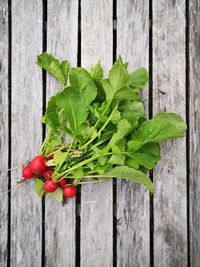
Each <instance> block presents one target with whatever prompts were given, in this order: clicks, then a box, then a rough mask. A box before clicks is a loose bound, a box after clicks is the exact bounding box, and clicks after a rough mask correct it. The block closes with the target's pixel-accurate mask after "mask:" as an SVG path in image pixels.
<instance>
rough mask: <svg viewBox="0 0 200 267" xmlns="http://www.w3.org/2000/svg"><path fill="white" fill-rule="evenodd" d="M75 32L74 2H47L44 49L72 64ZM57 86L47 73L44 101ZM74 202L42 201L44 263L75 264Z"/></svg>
mask: <svg viewBox="0 0 200 267" xmlns="http://www.w3.org/2000/svg"><path fill="white" fill-rule="evenodd" d="M72 22H73V23H72ZM77 35H78V1H60V2H59V4H58V2H57V1H54V0H50V1H48V11H47V51H48V52H49V53H52V54H53V55H55V56H56V57H57V58H59V59H60V60H64V59H67V60H69V61H70V63H71V64H72V66H76V64H77V48H78V40H77ZM60 89H61V88H60V86H59V84H58V82H57V81H56V79H55V78H53V77H51V76H50V75H47V90H46V96H47V100H48V99H49V97H50V96H51V95H53V94H54V93H55V92H56V91H58V90H60ZM75 203H76V200H75V199H71V200H69V201H68V202H67V204H66V205H64V206H62V205H60V203H56V201H55V200H53V199H52V200H51V199H49V198H48V199H47V200H46V202H45V251H46V252H45V259H46V266H52V267H54V266H59V267H66V266H69V267H71V266H75V225H76V221H75V218H76V214H75Z"/></svg>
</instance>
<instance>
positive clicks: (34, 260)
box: [0, 0, 200, 267]
mask: <svg viewBox="0 0 200 267" xmlns="http://www.w3.org/2000/svg"><path fill="white" fill-rule="evenodd" d="M78 2H79V1H78V0H71V1H67V0H63V1H53V0H48V1H47V10H43V7H45V3H46V1H39V0H36V1H25V0H22V1H19V0H13V1H11V2H9V3H11V10H12V29H11V28H10V30H11V31H12V51H9V49H8V48H9V39H8V1H6V0H1V1H0V48H1V49H0V89H1V90H0V114H1V122H0V139H1V142H0V151H1V155H3V156H2V157H1V158H0V168H1V169H5V168H7V167H8V162H9V159H8V151H9V146H10V149H11V166H16V165H20V164H21V163H22V162H24V160H25V159H27V160H29V159H31V158H32V157H33V156H34V155H35V154H36V153H37V150H38V148H39V146H40V144H41V142H42V125H41V123H40V118H41V115H42V103H43V97H44V96H43V84H42V71H41V70H40V69H39V68H38V67H37V66H36V65H35V61H36V55H37V54H39V53H41V52H42V47H43V43H45V42H44V41H45V40H43V36H42V32H43V23H44V21H43V19H44V17H45V16H43V15H44V14H46V11H47V51H48V52H51V53H53V54H55V55H56V56H57V57H58V58H60V59H66V58H67V59H69V60H70V62H71V63H72V65H76V64H77V53H78ZM80 2H81V22H79V23H80V26H81V44H80V45H81V47H80V48H81V51H79V52H81V64H82V66H84V67H90V65H91V64H93V63H96V62H97V60H98V59H101V60H102V64H103V66H104V68H105V69H106V70H108V68H109V67H110V66H111V65H112V60H113V59H112V57H113V49H117V54H121V55H122V56H123V58H124V59H125V60H128V61H129V62H130V69H132V68H136V67H139V66H141V65H143V66H145V67H147V68H148V64H149V62H148V59H149V52H150V58H151V53H152V58H153V113H156V112H157V111H160V110H164V111H165V110H166V111H173V112H178V113H179V114H181V115H182V116H183V117H185V114H186V113H187V112H188V110H186V98H187V101H188V102H189V113H187V116H189V120H190V125H189V137H190V138H189V139H188V141H189V151H188V152H189V154H188V156H189V167H190V168H189V169H190V172H188V174H189V175H188V178H189V180H188V185H189V187H187V175H186V140H185V139H184V138H183V139H179V140H174V141H172V142H166V143H165V144H163V145H162V146H161V147H162V149H161V154H162V161H161V162H160V163H159V165H158V166H157V168H156V169H155V171H154V181H155V184H156V187H157V192H156V194H155V196H154V218H152V219H153V220H154V224H153V225H151V228H154V233H153V237H154V239H153V240H151V243H152V241H153V243H154V248H150V225H149V222H150V221H149V220H150V206H149V195H148V193H147V192H146V190H145V189H143V188H142V187H140V186H137V185H135V184H132V183H129V182H126V181H119V182H117V227H116V228H117V233H115V238H116V244H114V245H117V251H114V254H113V184H112V182H109V183H104V184H101V185H96V186H82V192H81V213H80V221H81V225H80V228H81V229H80V232H78V230H79V228H78V227H77V229H76V214H75V209H76V208H75V201H74V200H70V201H69V202H68V204H67V205H65V206H63V207H62V206H60V204H59V205H58V204H57V203H55V202H54V201H51V200H50V199H48V201H45V216H44V217H45V218H44V222H42V204H41V200H40V199H39V198H38V197H37V196H36V195H35V192H34V185H33V183H30V184H24V185H21V186H20V187H19V189H17V190H15V189H13V190H12V192H11V200H10V201H11V202H10V205H11V211H10V214H8V204H9V203H8V194H4V195H1V201H0V230H1V238H0V266H3V267H4V266H7V258H9V257H10V263H9V264H8V266H9V265H10V266H13V267H15V266H20V267H21V266H22V267H23V266H26V267H27V266H43V265H44V266H52V267H54V266H58V267H62V266H63V267H64V266H69V267H73V266H79V263H78V261H79V259H78V258H79V249H77V251H76V233H77V234H78V235H80V240H79V239H78V242H79V241H80V254H81V255H80V265H81V266H82V267H85V266H94V267H95V266H97V267H99V266H100V267H102V266H106V267H107V266H113V262H114V263H116V266H119V267H121V266H127V267H128V266H139V267H140V266H141V267H143V266H149V265H150V258H151V260H152V259H153V257H154V264H153V266H155V267H158V266H172V267H174V266H175V267H177V266H181V267H182V266H183V267H184V266H187V262H190V266H191V267H193V266H194V267H197V266H199V261H200V237H199V236H200V230H199V229H200V219H199V218H200V204H199V196H200V186H199V160H200V158H199V149H200V148H199V127H200V126H199V125H200V117H199V104H200V103H199V102H200V100H199V99H200V95H199V88H198V86H199V82H200V81H199V79H200V78H199V68H200V66H199V62H200V58H199V57H200V56H199V40H200V36H199V35H200V30H199V24H200V23H199V22H200V20H199V14H200V4H199V1H197V0H192V1H189V2H186V0H174V1H164V0H159V1H151V2H152V4H153V6H152V11H153V12H152V15H153V29H152V33H153V36H152V38H153V39H152V41H153V42H152V51H149V42H150V41H151V39H149V29H148V27H149V24H150V22H149V10H151V7H149V1H144V0H139V1H134V0H128V1H125V0H122V1H116V2H117V5H116V6H117V47H113V1H110V0H103V1H100V0H98V1H92V0H89V1H86V0H81V1H80ZM186 3H187V5H186ZM187 7H188V8H189V9H188V14H189V21H188V22H189V31H188V33H189V51H187V52H189V54H188V59H189V68H187V69H186V33H187V31H186V28H185V26H186V9H187ZM43 12H44V13H43ZM114 45H115V44H114ZM9 53H11V60H12V62H11V63H12V68H11V74H12V75H11V76H12V80H11V82H12V83H11V89H12V93H11V107H8V105H9V88H8V80H9V78H10V77H8V65H9V63H8V58H9V57H8V56H9ZM186 71H188V74H189V76H188V77H187V80H188V81H189V83H188V86H189V87H188V90H187V92H188V94H186V91H185V90H186ZM46 85H47V86H46V97H47V98H49V96H50V95H52V94H53V93H54V92H55V91H57V90H58V89H59V86H58V84H57V83H56V81H55V80H54V79H53V78H50V76H49V75H47V83H46ZM143 98H144V103H145V107H146V114H148V89H147V90H146V91H144V93H143ZM9 108H10V111H9ZM9 112H11V143H10V144H8V143H9V135H8V126H9V125H8V123H9ZM20 178H21V171H20V169H19V170H17V171H12V175H11V187H13V186H15V185H16V182H17V181H18V180H20ZM0 187H1V192H4V191H6V190H7V188H8V173H6V172H1V173H0ZM187 190H189V194H188V197H189V198H188V199H187ZM187 200H188V201H189V205H188V206H187ZM187 207H189V210H187ZM187 212H188V213H187ZM52 215H53V216H52ZM187 215H189V218H187ZM8 218H10V219H11V224H10V226H11V231H10V247H8V250H7V244H9V243H7V242H8V240H7V237H8V236H9V235H8V233H7V229H8V222H9V220H8ZM187 222H188V223H189V225H188V224H187ZM42 223H44V224H45V227H44V231H45V232H44V233H43V234H44V235H43V234H42ZM114 223H115V220H114ZM114 227H115V225H114ZM116 228H114V229H116ZM188 229H189V235H188V232H187V231H188ZM43 237H45V240H42V238H43ZM151 237H152V236H151ZM188 237H189V238H190V240H187V239H188ZM44 243H45V246H43V247H42V244H44ZM188 244H189V245H190V247H188ZM77 248H78V246H77ZM153 251H154V254H153V255H152V252H153ZM188 251H189V254H188ZM9 252H10V255H9ZM42 253H43V255H42ZM113 255H114V256H116V259H114V260H113ZM44 258H45V262H44V261H43V259H44ZM42 261H43V262H42ZM151 262H152V261H151ZM43 263H45V264H43Z"/></svg>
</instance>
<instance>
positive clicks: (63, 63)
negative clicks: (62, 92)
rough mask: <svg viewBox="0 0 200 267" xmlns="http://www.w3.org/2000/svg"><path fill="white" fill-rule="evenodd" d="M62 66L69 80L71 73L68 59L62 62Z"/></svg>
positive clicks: (64, 74) (66, 78)
mask: <svg viewBox="0 0 200 267" xmlns="http://www.w3.org/2000/svg"><path fill="white" fill-rule="evenodd" d="M60 68H61V70H62V73H63V76H64V78H65V81H67V80H68V75H69V62H68V61H67V60H64V61H62V62H61V64H60Z"/></svg>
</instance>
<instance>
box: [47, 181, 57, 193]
mask: <svg viewBox="0 0 200 267" xmlns="http://www.w3.org/2000/svg"><path fill="white" fill-rule="evenodd" d="M57 188H58V184H57V183H55V182H54V181H53V180H52V179H49V180H47V181H46V182H45V183H44V190H45V192H47V193H52V192H54V191H56V189H57Z"/></svg>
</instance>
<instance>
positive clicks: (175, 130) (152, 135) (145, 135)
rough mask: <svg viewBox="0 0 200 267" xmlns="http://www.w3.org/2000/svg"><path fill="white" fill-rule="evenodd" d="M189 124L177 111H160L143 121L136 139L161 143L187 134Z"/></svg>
mask: <svg viewBox="0 0 200 267" xmlns="http://www.w3.org/2000/svg"><path fill="white" fill-rule="evenodd" d="M186 129H187V126H186V124H185V122H184V121H183V119H182V118H181V116H179V115H177V114H175V113H167V112H159V113H157V114H156V115H155V116H154V117H153V118H152V119H151V120H147V121H145V122H143V123H142V125H141V126H140V128H139V129H138V131H137V133H136V135H135V137H134V139H135V140H138V141H141V142H144V143H148V142H153V143H159V142H162V141H166V140H168V139H171V138H176V137H181V136H184V135H185V131H186Z"/></svg>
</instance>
